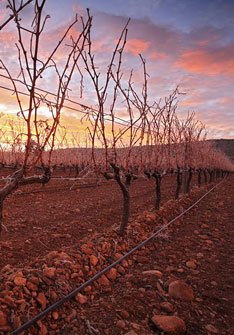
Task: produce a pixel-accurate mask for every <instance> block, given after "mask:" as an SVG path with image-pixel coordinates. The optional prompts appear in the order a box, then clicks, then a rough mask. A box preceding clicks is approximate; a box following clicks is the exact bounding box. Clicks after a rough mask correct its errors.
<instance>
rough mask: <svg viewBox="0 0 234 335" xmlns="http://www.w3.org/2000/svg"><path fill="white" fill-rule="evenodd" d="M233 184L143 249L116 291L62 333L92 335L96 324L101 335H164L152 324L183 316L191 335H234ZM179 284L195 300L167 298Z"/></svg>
mask: <svg viewBox="0 0 234 335" xmlns="http://www.w3.org/2000/svg"><path fill="white" fill-rule="evenodd" d="M233 183H234V176H230V177H229V178H228V180H225V181H224V182H223V183H222V184H221V185H220V187H219V188H218V189H216V190H215V191H214V192H212V193H211V194H209V196H208V197H207V198H206V199H204V200H203V201H202V202H201V203H200V204H199V205H198V206H196V208H194V209H193V210H192V211H191V212H189V213H188V214H186V216H185V217H184V219H183V220H181V221H180V222H177V223H175V224H174V225H173V228H172V230H170V231H169V232H167V234H164V237H161V238H160V239H158V240H157V241H156V242H155V244H154V246H155V248H154V250H152V249H151V248H146V249H144V250H142V253H141V255H140V256H138V258H137V259H136V261H135V264H134V266H133V267H131V268H128V269H127V273H126V274H125V275H124V276H122V277H120V278H118V279H117V280H116V282H115V283H114V284H113V287H112V290H110V292H106V291H105V292H104V291H103V292H100V295H99V297H97V299H95V302H94V303H93V304H89V305H88V306H87V307H84V308H81V312H80V315H79V316H78V317H76V318H75V319H74V320H73V322H71V323H70V324H69V325H64V328H63V329H61V334H73V335H75V334H80V335H85V334H91V333H90V332H89V330H90V325H91V326H92V327H94V328H95V329H96V330H98V331H99V333H97V334H108V335H117V334H129V335H135V334H137V335H143V334H144V335H147V334H162V333H161V332H160V331H159V330H157V329H156V327H155V326H154V325H153V324H152V322H151V321H150V320H151V318H152V316H153V315H155V314H165V315H177V316H179V317H180V318H182V319H183V320H184V321H185V323H186V326H187V335H203V334H204V335H205V334H206V335H208V334H210V335H212V334H219V335H232V334H234V328H233V321H234V320H233V315H234V299H233V278H234V267H233V264H234V262H233V255H234V253H233V251H234V244H233V224H234V204H233V199H234V188H233ZM188 261H191V262H190V263H187V262H188ZM146 270H158V271H160V272H161V273H162V277H161V278H160V279H158V278H157V276H156V277H155V276H148V275H146V274H144V273H143V271H146ZM175 279H180V280H184V281H185V282H186V283H187V284H188V285H190V286H191V287H192V289H193V291H194V296H195V299H194V300H193V301H190V302H183V301H180V300H177V299H173V298H171V297H170V296H169V295H168V294H167V289H168V285H169V283H170V282H171V281H172V280H175ZM107 291H108V290H107ZM165 302H169V303H170V304H171V306H172V308H173V310H172V311H171V312H169V311H168V310H167V311H166V310H165V304H164V307H162V306H163V304H162V303H165ZM128 332H130V333H128ZM93 334H94V333H93Z"/></svg>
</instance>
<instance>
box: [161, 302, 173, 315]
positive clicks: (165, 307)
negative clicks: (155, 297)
mask: <svg viewBox="0 0 234 335" xmlns="http://www.w3.org/2000/svg"><path fill="white" fill-rule="evenodd" d="M160 307H161V309H162V310H163V311H165V312H168V313H172V312H173V311H174V307H173V305H172V304H171V303H170V302H167V301H164V302H162V303H161V304H160Z"/></svg>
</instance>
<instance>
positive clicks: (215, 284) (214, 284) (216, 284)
mask: <svg viewBox="0 0 234 335" xmlns="http://www.w3.org/2000/svg"><path fill="white" fill-rule="evenodd" d="M210 283H211V285H212V286H218V283H217V282H216V281H214V280H212V282H210Z"/></svg>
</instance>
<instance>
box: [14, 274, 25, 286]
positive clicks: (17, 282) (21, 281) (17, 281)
mask: <svg viewBox="0 0 234 335" xmlns="http://www.w3.org/2000/svg"><path fill="white" fill-rule="evenodd" d="M14 283H15V285H17V286H25V285H26V283H27V279H26V278H24V277H22V276H16V277H15V278H14Z"/></svg>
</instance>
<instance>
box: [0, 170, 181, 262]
mask: <svg viewBox="0 0 234 335" xmlns="http://www.w3.org/2000/svg"><path fill="white" fill-rule="evenodd" d="M71 185H72V183H71V182H70V183H68V182H67V181H64V180H52V181H51V183H49V184H48V185H46V186H45V187H44V188H42V187H41V186H38V185H33V186H28V187H25V188H21V189H20V190H19V191H18V192H16V193H15V194H13V195H12V196H10V197H9V198H8V199H7V201H6V203H5V208H4V224H5V225H6V227H7V231H6V230H3V232H2V236H1V237H0V255H1V257H0V268H2V267H3V266H4V265H6V264H13V265H14V264H27V263H29V262H30V261H33V260H34V259H35V258H36V257H38V256H43V255H45V254H46V253H48V252H49V251H51V250H58V249H60V248H70V247H71V246H72V245H74V244H77V243H78V242H80V243H81V241H82V239H83V238H85V237H86V236H89V235H90V234H93V233H95V232H101V231H104V230H105V229H107V228H110V227H112V226H114V225H119V223H120V221H121V209H122V194H121V192H120V190H119V188H118V186H117V185H116V183H115V182H112V181H110V182H109V183H105V184H102V185H101V186H96V187H87V188H78V189H75V190H69V186H71ZM63 188H64V189H63ZM53 189H56V191H53ZM30 191H33V192H32V193H30ZM35 191H36V192H37V191H38V193H35ZM174 192H175V176H166V177H165V178H163V181H162V203H165V202H166V201H168V200H169V199H171V198H173V196H174ZM154 199H155V186H154V181H153V180H152V181H151V180H137V181H135V182H134V183H133V185H132V187H131V213H132V217H134V215H136V214H139V213H142V212H143V211H145V210H149V209H152V208H153V206H154Z"/></svg>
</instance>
